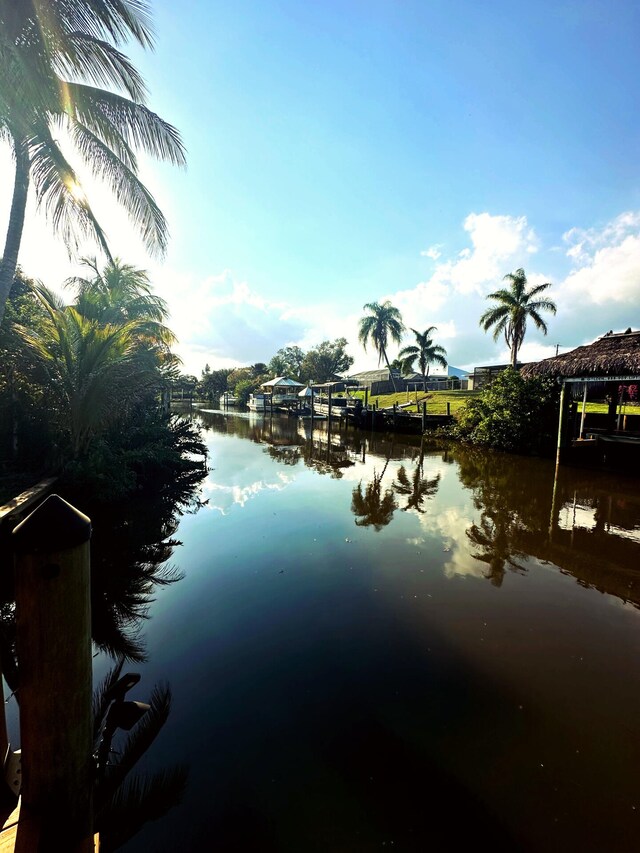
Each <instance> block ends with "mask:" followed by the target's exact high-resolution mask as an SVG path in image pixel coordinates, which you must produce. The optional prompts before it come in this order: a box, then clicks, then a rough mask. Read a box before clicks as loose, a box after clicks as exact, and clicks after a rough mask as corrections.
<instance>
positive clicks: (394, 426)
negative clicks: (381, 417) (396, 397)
mask: <svg viewBox="0 0 640 853" xmlns="http://www.w3.org/2000/svg"><path fill="white" fill-rule="evenodd" d="M393 428H394V429H395V428H396V404H395V403H394V404H393Z"/></svg>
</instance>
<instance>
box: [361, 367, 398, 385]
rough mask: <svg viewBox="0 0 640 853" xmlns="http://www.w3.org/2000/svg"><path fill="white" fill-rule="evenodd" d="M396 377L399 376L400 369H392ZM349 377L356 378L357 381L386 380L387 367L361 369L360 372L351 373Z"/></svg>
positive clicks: (387, 376) (387, 378)
mask: <svg viewBox="0 0 640 853" xmlns="http://www.w3.org/2000/svg"><path fill="white" fill-rule="evenodd" d="M392 373H393V375H394V377H395V378H396V379H399V378H400V371H399V370H393V371H392ZM349 379H357V380H358V381H359V382H388V381H389V368H388V367H378V368H377V369H376V370H362V371H361V372H360V373H352V374H351V376H350V377H349Z"/></svg>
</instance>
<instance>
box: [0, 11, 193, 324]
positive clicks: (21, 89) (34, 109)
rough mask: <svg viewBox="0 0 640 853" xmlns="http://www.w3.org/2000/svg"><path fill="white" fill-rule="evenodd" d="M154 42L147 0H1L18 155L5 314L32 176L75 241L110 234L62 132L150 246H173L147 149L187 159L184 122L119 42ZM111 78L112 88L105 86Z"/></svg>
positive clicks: (5, 76) (2, 131)
mask: <svg viewBox="0 0 640 853" xmlns="http://www.w3.org/2000/svg"><path fill="white" fill-rule="evenodd" d="M128 37H132V38H134V39H135V40H136V41H137V42H138V43H139V44H141V45H142V46H143V47H148V46H150V45H151V44H152V33H151V25H150V19H149V11H148V7H147V4H146V2H144V0H136V2H135V3H132V2H129V0H109V2H107V0H65V2H56V3H41V2H36V0H21V2H20V3H16V2H14V0H0V74H1V75H2V81H3V83H2V87H0V89H1V91H0V139H2V141H4V142H6V143H8V144H9V146H10V148H11V150H12V154H13V157H14V161H15V184H14V190H13V198H12V202H11V210H10V215H9V225H8V228H7V235H6V241H5V247H4V252H3V257H2V260H1V261H0V322H1V321H2V317H3V315H4V307H5V303H6V299H7V296H8V293H9V290H10V288H11V284H12V282H13V277H14V273H15V269H16V264H17V259H18V252H19V248H20V242H21V238H22V231H23V226H24V217H25V208H26V202H27V195H28V192H29V187H30V184H31V183H33V186H34V189H35V193H36V199H37V201H38V204H39V205H40V206H42V207H43V208H44V211H45V213H46V214H47V215H48V216H49V218H50V219H51V222H52V224H53V227H54V229H55V230H56V231H58V232H59V233H61V235H62V237H63V239H64V240H65V243H66V244H67V246H68V247H69V248H70V249H73V248H75V247H76V246H77V244H78V239H79V237H81V236H91V237H93V238H95V239H96V240H97V242H98V243H99V245H100V246H101V247H102V249H103V250H104V251H105V253H106V254H107V256H108V257H110V253H109V248H108V245H107V240H106V237H105V234H104V232H103V230H102V228H101V226H100V224H99V223H98V221H97V220H96V218H95V216H94V214H93V211H92V210H91V207H90V205H89V203H88V201H87V199H86V196H85V195H84V193H83V191H82V190H81V187H80V183H79V180H78V177H77V175H76V172H75V170H74V168H73V167H72V165H71V163H70V162H69V161H68V160H67V158H66V156H65V154H64V153H63V150H62V148H61V146H60V144H59V143H58V140H57V138H56V137H55V136H54V135H53V134H52V129H54V128H55V132H56V135H57V134H58V132H59V131H60V130H62V131H63V133H66V135H67V136H68V138H69V140H70V141H71V143H73V145H74V147H75V149H76V151H77V153H78V154H79V155H80V158H81V159H82V160H83V161H84V162H85V163H86V164H87V165H88V166H89V168H90V169H91V171H92V173H93V174H94V176H96V177H98V178H101V179H102V180H104V181H106V182H107V183H108V184H109V186H110V187H111V189H112V190H113V193H114V195H115V197H116V199H117V200H118V201H119V202H120V204H121V205H122V206H123V207H124V208H125V210H126V211H127V213H128V215H129V217H130V218H131V220H132V221H133V223H134V225H135V226H136V227H137V228H138V229H139V230H140V232H141V235H142V238H143V241H144V243H145V245H146V247H147V249H148V250H149V251H152V252H153V251H159V252H160V253H163V252H164V250H165V248H166V244H167V236H168V232H167V223H166V220H165V218H164V216H163V214H162V212H161V211H160V209H159V208H158V206H157V204H156V202H155V200H154V198H153V196H152V195H151V193H150V192H149V191H148V190H147V189H146V187H145V186H144V185H143V184H142V182H141V181H140V179H139V178H138V162H137V158H136V154H135V150H136V149H140V150H142V151H144V152H146V153H148V154H151V155H152V156H154V157H157V158H159V159H163V160H168V161H169V162H172V163H175V164H178V165H183V164H184V162H185V152H184V147H183V145H182V142H181V140H180V136H179V134H178V132H177V130H176V129H175V128H174V127H172V126H171V125H170V124H168V123H167V122H165V121H163V120H162V119H161V118H160V117H159V116H158V115H156V114H155V113H153V112H151V110H149V109H148V108H147V107H146V106H145V99H146V88H145V84H144V81H143V80H142V78H141V76H140V74H139V73H138V72H137V71H136V69H135V68H134V67H133V65H132V64H131V63H130V62H129V60H128V59H127V57H126V56H124V54H122V53H121V52H120V51H119V50H118V49H117V45H118V44H120V43H121V42H122V41H123V40H124V39H125V38H128ZM100 86H108V87H109V89H101V88H99V87H100Z"/></svg>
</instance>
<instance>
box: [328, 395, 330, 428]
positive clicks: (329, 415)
mask: <svg viewBox="0 0 640 853" xmlns="http://www.w3.org/2000/svg"><path fill="white" fill-rule="evenodd" d="M328 420H329V428H331V385H329V414H328Z"/></svg>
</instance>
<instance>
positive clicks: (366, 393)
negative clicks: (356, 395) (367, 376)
mask: <svg viewBox="0 0 640 853" xmlns="http://www.w3.org/2000/svg"><path fill="white" fill-rule="evenodd" d="M364 407H365V409H368V408H369V389H368V388H365V389H364Z"/></svg>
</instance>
